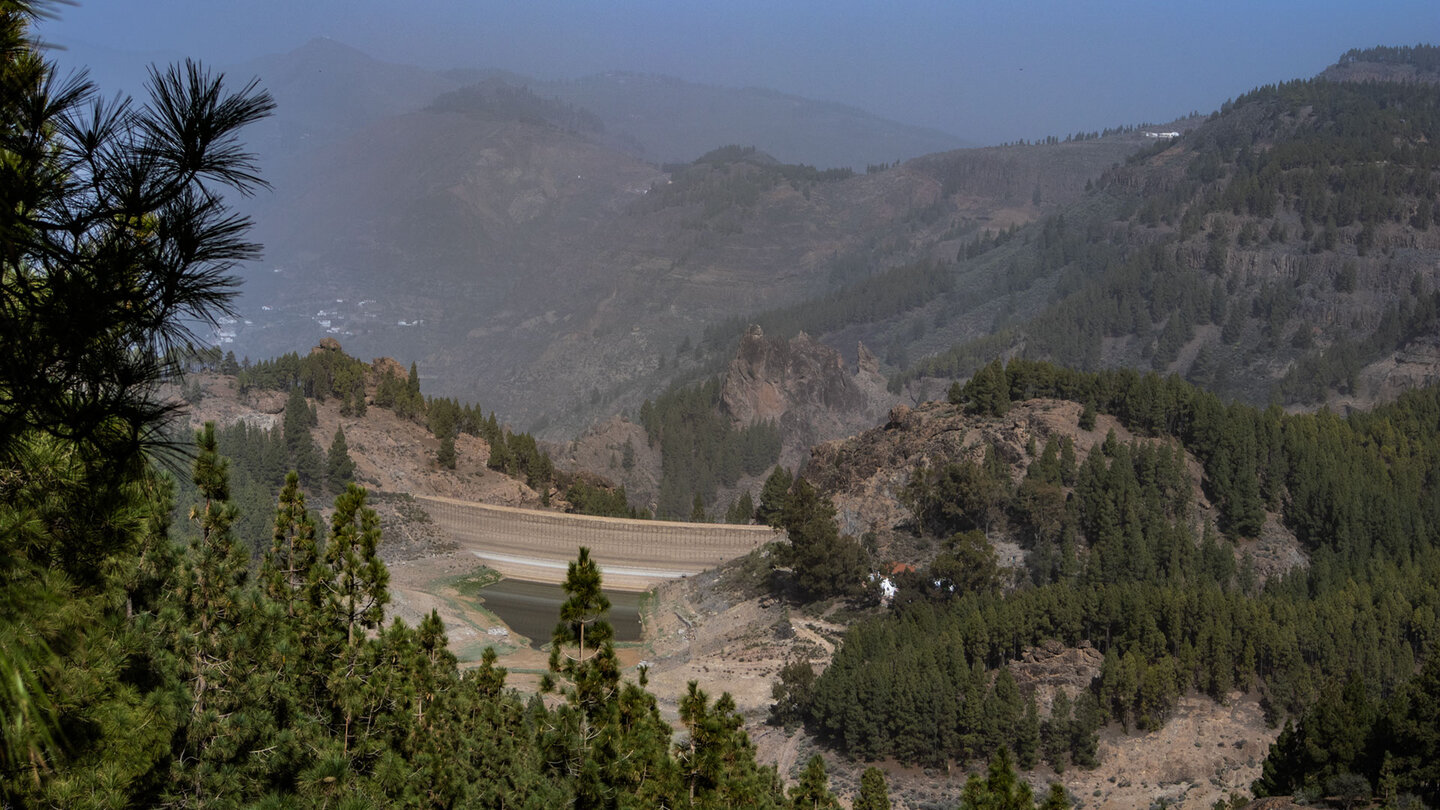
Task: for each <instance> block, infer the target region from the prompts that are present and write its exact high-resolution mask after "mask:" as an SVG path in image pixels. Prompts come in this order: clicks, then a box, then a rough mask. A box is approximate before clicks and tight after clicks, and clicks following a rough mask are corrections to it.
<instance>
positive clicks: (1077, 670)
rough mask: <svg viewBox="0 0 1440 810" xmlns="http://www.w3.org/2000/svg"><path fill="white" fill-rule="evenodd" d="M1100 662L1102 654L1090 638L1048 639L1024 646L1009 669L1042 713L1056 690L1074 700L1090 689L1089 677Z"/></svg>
mask: <svg viewBox="0 0 1440 810" xmlns="http://www.w3.org/2000/svg"><path fill="white" fill-rule="evenodd" d="M1103 663H1105V656H1104V655H1102V654H1101V653H1100V651H1099V650H1097V649H1095V648H1094V647H1092V646H1091V645H1090V643H1089V642H1082V643H1081V645H1080V646H1079V647H1066V646H1065V645H1064V644H1062V643H1060V642H1059V641H1056V640H1054V639H1050V640H1048V641H1046V642H1044V643H1042V644H1041V645H1040V646H1038V647H1031V648H1029V649H1027V650H1025V652H1024V653H1022V654H1021V656H1020V658H1019V660H1017V661H1012V662H1010V667H1009V669H1010V674H1011V675H1013V676H1014V677H1015V683H1016V685H1018V686H1019V687H1020V692H1021V694H1034V695H1035V702H1036V703H1037V704H1039V708H1040V711H1041V713H1042V714H1045V713H1048V712H1049V711H1050V705H1051V704H1052V703H1053V702H1054V701H1055V695H1056V693H1058V692H1060V691H1064V692H1065V695H1066V697H1069V698H1070V699H1071V700H1074V699H1075V698H1076V697H1077V696H1078V695H1079V694H1080V693H1081V692H1083V691H1085V690H1086V689H1089V688H1090V683H1091V681H1093V680H1095V678H1097V677H1098V676H1099V675H1100V665H1101V664H1103Z"/></svg>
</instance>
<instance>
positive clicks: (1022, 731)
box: [1015, 694, 1040, 771]
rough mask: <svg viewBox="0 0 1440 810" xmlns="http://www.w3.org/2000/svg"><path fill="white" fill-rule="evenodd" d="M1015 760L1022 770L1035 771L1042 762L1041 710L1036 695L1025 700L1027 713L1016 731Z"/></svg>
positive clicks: (1021, 718) (1023, 715) (1022, 717)
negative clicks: (1036, 702) (1036, 701)
mask: <svg viewBox="0 0 1440 810" xmlns="http://www.w3.org/2000/svg"><path fill="white" fill-rule="evenodd" d="M1015 758H1016V761H1017V763H1018V764H1019V766H1020V769H1021V770H1024V771H1029V770H1034V768H1035V766H1036V765H1037V764H1039V761H1040V709H1039V707H1038V706H1037V705H1036V704H1035V695H1034V694H1031V695H1030V696H1029V697H1028V698H1026V700H1025V713H1024V714H1022V715H1021V716H1020V725H1019V727H1018V728H1017V729H1016V731H1015Z"/></svg>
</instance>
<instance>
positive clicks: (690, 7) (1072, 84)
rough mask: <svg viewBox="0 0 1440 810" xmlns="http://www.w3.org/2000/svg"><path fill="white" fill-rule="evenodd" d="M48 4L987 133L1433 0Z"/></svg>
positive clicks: (1114, 104) (1110, 102) (1276, 64)
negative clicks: (713, 91) (765, 98)
mask: <svg viewBox="0 0 1440 810" xmlns="http://www.w3.org/2000/svg"><path fill="white" fill-rule="evenodd" d="M58 10H59V12H60V15H61V18H60V19H59V20H58V21H50V22H47V23H45V24H44V25H43V27H42V29H41V33H42V35H43V36H44V37H45V38H46V39H47V40H49V41H50V42H52V43H54V44H56V45H60V46H68V47H69V48H70V49H71V51H70V53H71V54H73V55H75V56H80V55H86V56H88V57H90V58H91V59H92V61H96V62H97V63H100V62H101V57H99V56H97V54H103V53H106V50H105V49H114V50H117V51H124V52H130V53H138V54H143V55H145V56H146V57H147V58H159V59H173V58H175V57H177V56H180V55H187V56H195V57H199V58H201V59H203V60H204V61H206V62H208V63H211V64H215V65H219V66H226V65H233V64H236V63H240V62H243V61H245V60H247V59H249V58H252V57H255V56H260V55H263V54H267V53H279V52H284V51H288V50H291V49H293V48H296V47H298V46H299V45H301V44H302V43H304V42H306V41H307V40H309V39H311V38H313V37H316V36H329V37H332V38H334V39H337V40H340V41H341V42H345V43H347V44H350V45H353V46H355V47H358V48H360V49H361V50H364V51H366V52H368V53H370V54H372V55H374V56H377V57H380V58H382V59H387V60H390V61H394V62H404V63H410V64H418V65H422V66H425V67H433V68H449V67H478V68H486V67H496V68H504V69H508V70H513V71H516V72H519V73H524V74H529V75H533V76H537V77H540V78H573V77H576V76H581V75H585V74H589V73H596V72H602V71H607V70H627V71H639V72H650V73H662V74H667V75H672V76H677V77H679V78H682V79H687V80H691V81H699V82H705V83H709V84H719V85H729V86H751V85H753V86H760V87H769V88H773V89H776V90H780V91H783V92H788V93H794V94H798V95H803V96H808V97H812V98H817V99H826V100H833V101H840V102H844V103H847V104H852V105H855V106H857V107H860V108H863V109H866V110H869V111H871V112H874V113H877V114H880V115H884V116H887V117H890V118H894V119H897V120H900V121H904V122H906V123H912V124H920V125H924V126H931V127H936V128H939V129H942V130H946V131H948V132H951V133H954V134H956V135H959V136H961V137H964V138H968V139H971V140H974V141H977V142H981V143H995V142H1000V141H1008V140H1014V139H1016V138H1037V137H1043V136H1045V135H1049V134H1057V135H1064V134H1066V133H1069V132H1074V131H1077V130H1090V129H1100V128H1103V127H1106V126H1111V125H1115V124H1123V123H1139V122H1142V121H1154V122H1160V121H1164V120H1168V119H1171V118H1174V117H1176V116H1179V115H1183V114H1185V113H1187V112H1189V111H1190V110H1199V111H1201V112H1209V111H1211V110H1213V109H1215V108H1216V107H1218V106H1219V105H1220V104H1221V103H1222V102H1223V101H1225V99H1227V98H1230V97H1232V96H1235V95H1237V94H1239V93H1242V92H1245V91H1246V90H1249V89H1251V88H1252V87H1255V86H1256V85H1259V84H1265V83H1269V82H1274V81H1283V80H1286V79H1291V78H1299V77H1305V76H1311V75H1314V74H1315V73H1317V72H1319V71H1320V70H1321V69H1323V68H1324V67H1325V66H1326V65H1328V64H1330V63H1332V62H1333V61H1334V60H1335V59H1336V57H1338V56H1339V55H1340V54H1341V53H1342V52H1344V51H1345V50H1347V49H1349V48H1352V47H1368V46H1372V45H1381V44H1385V45H1413V44H1415V43H1417V42H1429V43H1435V44H1440V2H1437V0H1374V1H1373V2H1364V1H1363V0H1350V1H1349V2H1334V1H1333V0H1330V1H1327V0H1248V1H1247V2H1231V0H1189V2H1175V0H1157V1H1156V2H1129V0H1124V2H1093V1H1092V2H1086V1H1085V0H1069V2H1051V0H1011V1H1006V0H994V1H993V2H932V1H926V2H921V1H919V0H896V1H895V2H885V3H880V2H855V1H854V0H830V2H823V3H822V2H818V0H805V1H804V2H800V1H799V0H771V1H770V2H757V1H756V0H728V2H723V3H721V2H707V3H699V2H678V1H676V0H671V1H670V2H661V1H660V0H611V1H610V2H598V1H595V0H591V1H589V2H587V1H586V0H528V1H526V0H511V1H510V2H493V1H492V0H406V1H405V2H396V0H385V1H384V2H380V1H379V0H123V1H122V0H103V2H102V0H82V2H80V3H79V4H78V5H75V6H60V7H58ZM61 58H62V61H63V60H64V59H65V58H67V57H65V56H62V57H61ZM98 73H99V75H98V76H97V78H99V79H100V80H101V81H102V82H104V81H105V80H106V78H107V76H106V73H105V71H104V70H100V71H98Z"/></svg>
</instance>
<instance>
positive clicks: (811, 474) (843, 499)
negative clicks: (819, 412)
mask: <svg viewBox="0 0 1440 810" xmlns="http://www.w3.org/2000/svg"><path fill="white" fill-rule="evenodd" d="M1080 409H1081V406H1080V404H1079V403H1075V402H1061V401H1057V400H1032V401H1030V402H1026V403H1023V404H1020V405H1017V406H1016V407H1014V408H1012V409H1011V411H1010V413H1009V414H1007V415H1006V416H1004V417H1002V418H1000V419H990V418H981V417H975V416H971V415H969V414H966V413H964V412H963V411H961V410H960V409H958V408H956V407H955V406H954V405H950V404H948V403H943V402H926V403H923V404H921V405H919V406H916V407H914V408H912V407H910V406H908V405H904V404H899V405H896V406H895V407H894V408H893V409H891V411H890V415H889V418H888V419H887V420H886V422H885V424H884V425H883V426H881V427H878V428H874V429H871V430H867V431H865V432H864V433H862V434H860V435H858V436H854V437H852V438H848V439H844V440H840V441H831V442H827V443H825V444H821V445H819V446H817V447H815V448H814V449H813V450H812V451H811V456H810V462H809V464H807V465H806V467H805V476H806V478H808V479H809V480H810V482H811V483H813V484H815V485H816V486H817V487H819V488H820V489H821V490H822V491H824V492H827V493H830V495H831V496H832V498H834V501H835V506H836V509H837V510H838V514H837V517H838V518H839V520H840V530H841V531H842V532H846V533H849V534H853V535H856V536H857V537H858V536H859V535H861V534H863V533H865V532H871V531H873V532H876V533H877V534H879V535H880V537H881V541H882V544H883V542H884V537H885V535H887V534H889V533H891V532H893V531H895V530H896V529H897V528H899V527H902V526H904V525H905V524H908V523H910V522H911V521H913V520H914V515H912V514H911V513H910V510H909V509H907V508H906V507H905V506H904V505H903V502H902V499H901V497H900V493H901V492H902V491H903V490H904V488H905V485H906V484H907V483H908V482H909V480H910V475H911V473H912V472H913V471H914V470H915V468H916V467H917V466H919V465H921V464H927V465H934V464H944V463H948V462H956V461H962V460H970V461H975V462H978V461H980V460H981V459H983V458H984V456H985V447H986V446H987V445H994V447H995V450H996V452H997V453H999V455H1000V458H1001V459H1002V460H1003V461H1004V462H1005V463H1006V464H1009V465H1011V467H1012V469H1013V471H1014V472H1013V476H1014V478H1015V480H1016V482H1017V483H1018V482H1019V480H1020V479H1021V478H1023V477H1024V474H1025V467H1026V466H1027V464H1028V456H1027V454H1026V450H1025V446H1026V444H1027V443H1028V442H1029V440H1030V439H1031V438H1033V439H1034V440H1035V441H1036V442H1037V443H1038V444H1039V445H1040V446H1044V444H1045V439H1046V438H1048V437H1049V436H1052V435H1062V434H1063V435H1070V436H1071V437H1072V438H1073V439H1074V440H1075V446H1076V452H1077V454H1078V455H1079V458H1080V459H1083V458H1084V457H1085V452H1086V451H1087V450H1088V449H1089V448H1090V447H1091V446H1092V445H1094V444H1095V443H1096V442H1099V441H1101V440H1103V439H1104V438H1105V433H1106V431H1108V430H1110V429H1111V428H1114V429H1115V432H1116V436H1117V437H1119V438H1120V439H1121V440H1122V441H1124V440H1128V439H1129V438H1130V434H1129V432H1128V431H1126V430H1125V429H1124V427H1122V426H1121V425H1120V424H1119V423H1118V422H1116V421H1115V420H1114V419H1112V418H1111V417H1109V416H1106V415H1104V414H1101V415H1100V416H1099V417H1098V418H1097V420H1096V424H1095V429H1094V430H1091V431H1082V430H1080V429H1079V428H1078V427H1077V426H1076V423H1077V422H1078V421H1079V417H1080Z"/></svg>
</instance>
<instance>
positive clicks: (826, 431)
mask: <svg viewBox="0 0 1440 810" xmlns="http://www.w3.org/2000/svg"><path fill="white" fill-rule="evenodd" d="M857 353H858V355H859V358H860V360H859V362H858V363H857V364H856V366H855V370H854V371H853V372H851V371H849V370H848V369H846V367H845V362H844V360H843V359H842V358H841V356H840V353H839V352H837V351H836V350H834V349H832V348H830V347H829V346H827V345H825V344H823V343H819V342H817V341H815V340H813V339H812V338H811V337H810V336H809V335H806V334H805V333H804V332H801V333H800V334H799V335H797V336H796V337H794V338H791V339H790V340H788V341H787V340H781V339H777V338H767V337H765V335H764V333H763V332H762V331H761V329H760V327H758V326H752V327H750V329H749V330H748V331H747V332H746V334H745V337H744V338H743V339H741V341H740V347H739V349H738V350H737V351H736V353H735V358H734V359H733V360H731V361H730V367H729V369H728V370H727V371H726V373H725V385H724V387H723V388H722V390H721V393H720V401H721V408H722V409H723V410H724V411H725V412H726V413H728V414H729V415H730V417H731V419H733V420H734V422H735V424H736V425H737V426H746V425H752V424H755V423H756V422H763V421H773V422H775V423H776V424H777V425H778V426H779V427H780V437H781V441H782V443H783V446H784V450H783V451H782V453H781V463H783V464H786V465H787V466H791V467H793V466H795V464H796V462H797V461H799V460H800V459H802V458H803V455H804V453H806V452H808V450H809V448H810V447H811V446H813V445H815V444H817V443H819V442H822V441H828V440H830V439H835V438H839V437H842V436H849V435H852V434H854V433H856V432H858V431H860V430H863V429H865V428H866V427H869V426H870V425H873V424H875V423H876V422H877V421H878V420H879V419H880V418H881V417H882V416H883V414H884V413H885V412H886V411H887V410H888V409H889V407H890V406H891V405H893V404H894V403H895V402H896V400H897V397H896V396H895V395H893V394H891V393H889V392H888V391H886V390H885V378H884V377H883V376H882V375H881V374H880V372H879V363H878V361H877V360H876V359H875V356H874V355H873V354H871V353H870V351H869V350H868V349H866V348H865V346H864V344H861V345H860V346H859V347H858V348H857Z"/></svg>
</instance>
